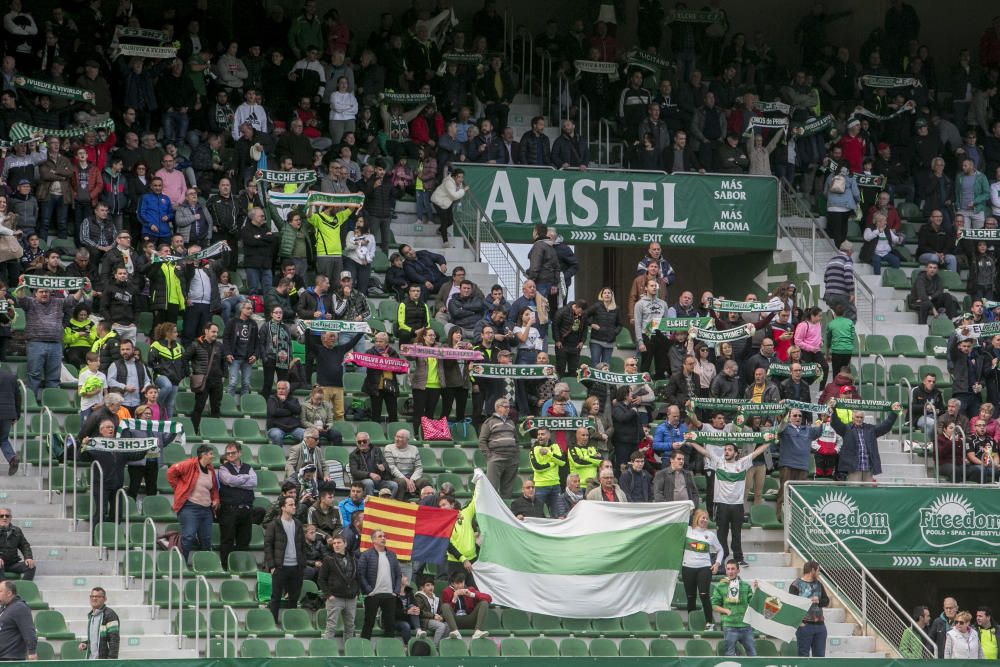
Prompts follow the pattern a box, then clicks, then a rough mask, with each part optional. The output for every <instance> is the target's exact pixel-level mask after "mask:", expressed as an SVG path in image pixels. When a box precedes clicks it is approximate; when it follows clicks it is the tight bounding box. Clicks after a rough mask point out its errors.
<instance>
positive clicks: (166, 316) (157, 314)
mask: <svg viewBox="0 0 1000 667" xmlns="http://www.w3.org/2000/svg"><path fill="white" fill-rule="evenodd" d="M180 313H181V309H180V306H178V305H177V304H176V303H170V304H167V307H166V308H164V309H162V310H154V311H153V329H154V330H155V329H156V327H158V326H159V325H161V324H163V323H164V322H174V323H176V322H177V317H178V316H179V315H180ZM184 322H185V323H187V317H185V318H184ZM148 333H149V336H150V338H152V337H153V332H152V331H149V332H148ZM200 335H201V332H200V331H199V332H198V334H197V335H196V336H195V338H197V337H198V336H200Z"/></svg>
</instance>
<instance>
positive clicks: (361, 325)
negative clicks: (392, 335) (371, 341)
mask: <svg viewBox="0 0 1000 667" xmlns="http://www.w3.org/2000/svg"><path fill="white" fill-rule="evenodd" d="M299 321H300V322H302V323H303V324H304V325H305V327H306V329H309V330H310V331H332V332H334V333H366V334H367V333H371V332H372V329H371V327H370V326H368V323H367V322H352V321H350V320H299Z"/></svg>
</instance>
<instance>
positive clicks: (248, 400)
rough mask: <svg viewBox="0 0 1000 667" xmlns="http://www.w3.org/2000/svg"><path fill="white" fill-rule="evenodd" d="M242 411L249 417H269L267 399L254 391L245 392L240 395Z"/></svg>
mask: <svg viewBox="0 0 1000 667" xmlns="http://www.w3.org/2000/svg"><path fill="white" fill-rule="evenodd" d="M240 412H241V413H243V414H244V415H247V416H248V417H253V418H255V419H264V418H266V417H267V399H265V398H264V397H263V396H261V395H260V394H256V393H253V392H251V393H249V394H243V395H242V396H240Z"/></svg>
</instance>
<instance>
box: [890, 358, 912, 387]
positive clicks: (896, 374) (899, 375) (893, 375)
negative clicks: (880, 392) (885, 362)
mask: <svg viewBox="0 0 1000 667" xmlns="http://www.w3.org/2000/svg"><path fill="white" fill-rule="evenodd" d="M904 378H905V379H906V380H907V381H908V382H909V383H910V386H911V387H916V386H917V383H918V382H919V380H917V374H916V372H914V370H913V369H912V368H910V367H909V366H907V365H906V364H892V365H891V366H889V387H890V389H891V388H892V387H894V386H896V385H900V384H902V381H903V379H904Z"/></svg>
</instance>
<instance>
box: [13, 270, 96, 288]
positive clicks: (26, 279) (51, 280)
mask: <svg viewBox="0 0 1000 667" xmlns="http://www.w3.org/2000/svg"><path fill="white" fill-rule="evenodd" d="M21 281H22V284H23V285H24V286H25V287H28V288H30V289H58V290H68V291H71V292H75V291H76V290H80V289H83V285H84V283H85V282H86V278H74V277H71V276H39V275H34V274H31V273H26V274H23V275H22V276H21Z"/></svg>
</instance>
